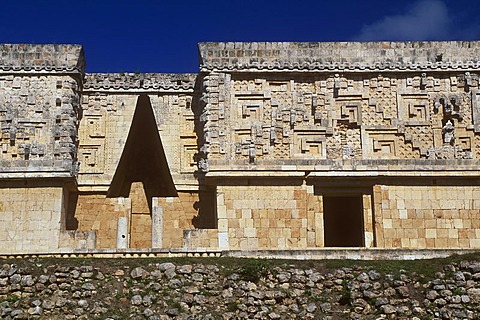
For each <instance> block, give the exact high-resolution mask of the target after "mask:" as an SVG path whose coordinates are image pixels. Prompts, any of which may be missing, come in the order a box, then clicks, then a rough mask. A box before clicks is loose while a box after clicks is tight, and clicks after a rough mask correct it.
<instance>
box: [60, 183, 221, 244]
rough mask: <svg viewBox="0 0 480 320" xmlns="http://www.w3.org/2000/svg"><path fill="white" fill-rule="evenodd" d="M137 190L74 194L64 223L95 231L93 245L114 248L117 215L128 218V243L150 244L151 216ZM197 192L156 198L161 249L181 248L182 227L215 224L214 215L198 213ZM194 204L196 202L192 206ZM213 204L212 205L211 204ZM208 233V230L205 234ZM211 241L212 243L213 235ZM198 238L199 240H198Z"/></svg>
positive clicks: (215, 241) (201, 227)
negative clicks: (160, 218)
mask: <svg viewBox="0 0 480 320" xmlns="http://www.w3.org/2000/svg"><path fill="white" fill-rule="evenodd" d="M142 192H143V190H141V191H140V192H139V191H138V190H136V191H134V192H132V193H131V197H129V198H107V197H106V195H105V194H91V195H87V194H82V195H80V196H79V197H78V200H77V203H76V206H75V212H74V216H72V217H71V220H70V221H68V222H67V224H69V225H70V226H71V229H75V230H80V231H89V230H92V231H95V232H96V247H97V248H112V249H113V248H116V247H117V243H116V239H117V230H118V229H117V222H118V218H120V217H125V218H127V219H128V221H129V227H128V230H129V237H130V238H129V246H130V247H131V248H150V247H152V242H151V241H152V229H151V228H152V217H151V214H150V212H149V208H148V205H147V204H146V202H145V195H144V194H142ZM198 201H199V197H198V193H196V192H192V193H189V192H180V193H179V194H178V197H166V198H158V202H157V205H158V206H159V207H161V208H162V209H163V228H162V230H163V236H162V244H163V246H162V247H164V248H182V247H184V230H192V229H196V228H200V229H205V228H207V229H208V228H212V226H213V227H214V226H215V223H216V221H215V217H214V216H212V215H211V212H212V211H210V214H209V215H205V216H200V214H199V208H198V207H197V205H198ZM196 204H197V205H196ZM212 206H213V204H212ZM209 234H210V233H209ZM213 239H214V241H213V242H212V244H214V245H216V243H217V237H215V238H213ZM198 241H200V240H198Z"/></svg>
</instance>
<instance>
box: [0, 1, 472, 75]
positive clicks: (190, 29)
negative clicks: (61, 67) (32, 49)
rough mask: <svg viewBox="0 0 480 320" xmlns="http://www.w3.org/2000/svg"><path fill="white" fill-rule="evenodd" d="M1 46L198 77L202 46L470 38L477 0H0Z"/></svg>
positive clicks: (91, 65)
mask: <svg viewBox="0 0 480 320" xmlns="http://www.w3.org/2000/svg"><path fill="white" fill-rule="evenodd" d="M0 4H1V6H0V42H2V43H78V44H82V45H83V46H84V48H85V55H86V60H87V71H88V72H137V71H140V72H197V70H198V53H197V43H198V42H202V41H353V40H359V41H370V40H373V41H375V40H478V39H480V18H479V16H478V14H479V12H480V1H477V0H365V1H362V0H342V1H322V0H292V1H287V0H276V1H274V0H236V1H233V0H223V1H217V0H212V1H209V0H203V1H199V0H195V1H191V0H182V1H160V0H158V1H154V0H151V1H147V0H136V1H133V0H132V1H126V0H81V1H65V0H62V1H58V0H1V1H0Z"/></svg>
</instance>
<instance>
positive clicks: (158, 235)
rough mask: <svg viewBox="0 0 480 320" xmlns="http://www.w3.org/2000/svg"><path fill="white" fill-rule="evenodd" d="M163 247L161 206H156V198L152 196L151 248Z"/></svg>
mask: <svg viewBox="0 0 480 320" xmlns="http://www.w3.org/2000/svg"><path fill="white" fill-rule="evenodd" d="M162 247H163V208H162V207H160V206H158V198H157V197H153V198H152V248H162Z"/></svg>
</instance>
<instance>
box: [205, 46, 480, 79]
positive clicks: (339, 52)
mask: <svg viewBox="0 0 480 320" xmlns="http://www.w3.org/2000/svg"><path fill="white" fill-rule="evenodd" d="M199 52H200V69H201V71H203V72H211V71H218V72H242V71H244V72H245V71H246V72H254V71H262V72H263V71H266V72H268V71H287V72H291V71H302V72H304V71H313V72H375V71H383V72H385V71H392V72H398V71H429V70H431V71H450V70H456V71H472V70H478V69H480V42H479V41H442V42H224V43H213V42H208V43H200V44H199Z"/></svg>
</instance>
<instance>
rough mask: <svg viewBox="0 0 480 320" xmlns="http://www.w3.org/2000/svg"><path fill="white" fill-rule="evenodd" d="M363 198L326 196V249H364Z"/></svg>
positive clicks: (324, 216)
mask: <svg viewBox="0 0 480 320" xmlns="http://www.w3.org/2000/svg"><path fill="white" fill-rule="evenodd" d="M362 208H363V205H362V196H361V195H359V196H348V197H346V196H342V197H335V196H324V197H323V222H324V230H325V231H324V235H325V247H363V246H364V239H363V232H364V230H363V210H362Z"/></svg>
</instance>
